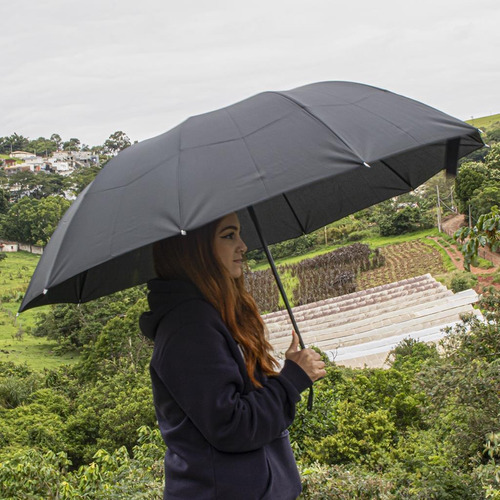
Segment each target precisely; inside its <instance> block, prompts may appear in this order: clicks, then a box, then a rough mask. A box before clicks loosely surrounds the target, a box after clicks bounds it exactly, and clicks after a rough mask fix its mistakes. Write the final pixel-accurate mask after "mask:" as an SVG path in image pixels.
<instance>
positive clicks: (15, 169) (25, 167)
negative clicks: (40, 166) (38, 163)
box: [4, 163, 32, 175]
mask: <svg viewBox="0 0 500 500" xmlns="http://www.w3.org/2000/svg"><path fill="white" fill-rule="evenodd" d="M28 170H32V169H31V167H30V166H29V165H26V164H25V163H19V164H17V165H13V166H12V167H5V168H4V171H5V173H6V174H7V175H11V174H16V173H17V172H27V171H28Z"/></svg>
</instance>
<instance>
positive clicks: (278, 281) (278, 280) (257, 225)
mask: <svg viewBox="0 0 500 500" xmlns="http://www.w3.org/2000/svg"><path fill="white" fill-rule="evenodd" d="M248 213H249V214H250V218H251V219H252V222H253V224H254V226H255V229H256V231H257V234H258V236H259V240H260V242H261V243H262V248H263V250H264V253H265V254H266V257H267V260H268V262H269V265H270V266H271V271H272V272H273V275H274V279H275V280H276V284H277V285H278V289H279V291H280V294H281V297H282V298H283V302H284V303H285V307H286V310H287V311H288V315H289V316H290V320H291V322H292V325H293V329H294V331H295V333H296V334H297V336H298V337H299V343H300V347H301V348H302V349H304V348H305V345H304V341H303V340H302V336H301V335H300V331H299V327H298V326H297V322H296V321H295V317H294V315H293V312H292V308H291V307H290V303H289V302H288V297H287V295H286V292H285V288H284V287H283V283H282V282H281V278H280V275H279V273H278V270H277V269H276V265H275V263H274V259H273V256H272V255H271V252H270V251H269V247H268V246H267V243H266V239H265V237H264V234H263V232H262V228H261V227H260V223H259V220H258V219H257V215H256V214H255V210H254V208H253V207H252V206H250V207H248Z"/></svg>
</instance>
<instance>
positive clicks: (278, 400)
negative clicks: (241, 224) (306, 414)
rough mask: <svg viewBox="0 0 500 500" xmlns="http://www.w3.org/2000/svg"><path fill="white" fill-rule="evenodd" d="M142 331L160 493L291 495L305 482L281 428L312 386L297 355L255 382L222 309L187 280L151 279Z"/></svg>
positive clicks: (288, 499) (243, 499)
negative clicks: (160, 444) (147, 345)
mask: <svg viewBox="0 0 500 500" xmlns="http://www.w3.org/2000/svg"><path fill="white" fill-rule="evenodd" d="M148 286H149V289H150V293H149V306H150V309H151V311H150V312H147V313H145V314H143V316H142V317H141V320H140V326H141V330H142V331H143V333H144V334H145V335H147V336H148V337H150V338H152V339H154V351H153V356H152V359H151V365H150V371H151V379H152V383H153V395H154V402H155V409H156V416H157V419H158V424H159V427H160V430H161V433H162V436H163V439H164V441H165V443H166V445H167V452H166V454H165V494H164V499H169V500H173V499H182V500H188V499H189V500H191V499H194V500H204V499H207V500H209V499H210V500H214V499H220V500H234V499H238V500H259V499H269V500H271V499H272V500H280V499H282V500H292V499H295V498H297V497H298V495H299V494H300V491H301V485H300V477H299V474H298V471H297V466H296V464H295V460H294V457H293V453H292V450H291V447H290V442H289V438H288V431H287V427H288V426H289V425H290V424H291V423H292V421H293V418H294V415H295V405H296V403H297V401H299V399H300V393H301V392H302V391H303V390H305V389H306V388H308V387H310V386H311V385H312V382H311V380H310V378H309V377H308V376H307V374H306V373H305V372H304V371H303V370H302V369H301V368H300V367H299V366H298V365H297V364H296V363H294V362H292V361H286V362H285V365H284V367H283V369H282V370H281V372H280V374H279V375H277V376H274V377H265V376H264V375H262V374H259V379H260V381H261V383H262V384H263V387H262V388H259V389H256V388H255V387H254V386H253V385H252V383H251V381H250V379H249V377H248V374H247V370H246V367H245V362H244V359H243V356H242V353H241V350H240V348H239V346H238V344H237V343H236V342H235V340H234V339H233V337H232V336H231V333H230V332H229V331H228V329H227V327H226V325H225V324H224V323H223V321H222V318H221V316H220V314H219V313H218V312H217V310H216V309H215V308H214V307H213V306H212V305H210V304H209V303H208V302H207V301H206V300H204V298H203V297H202V295H201V293H200V292H199V291H198V289H197V288H196V287H195V286H194V285H193V284H192V283H189V282H184V281H162V280H159V279H156V280H152V281H151V282H150V283H149V285H148Z"/></svg>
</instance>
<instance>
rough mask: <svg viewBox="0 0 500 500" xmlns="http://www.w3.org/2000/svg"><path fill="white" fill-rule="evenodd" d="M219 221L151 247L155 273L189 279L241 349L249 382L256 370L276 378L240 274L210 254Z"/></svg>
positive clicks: (256, 313)
mask: <svg viewBox="0 0 500 500" xmlns="http://www.w3.org/2000/svg"><path fill="white" fill-rule="evenodd" d="M220 220H221V219H218V220H216V221H213V222H211V223H209V224H207V225H205V226H202V227H200V228H198V229H195V230H193V231H189V232H188V233H187V235H183V236H181V235H178V236H174V237H172V238H166V239H164V240H161V241H158V242H156V243H155V244H154V245H153V257H154V264H155V270H156V274H157V275H158V277H159V278H162V279H164V280H172V279H181V280H189V281H191V282H192V283H194V284H195V285H196V287H197V288H198V289H199V290H200V292H201V293H202V294H203V296H204V297H205V299H206V300H207V301H208V302H209V303H210V304H212V306H214V307H215V309H217V311H219V313H220V315H221V317H222V320H223V321H224V323H225V324H226V326H227V327H228V329H229V331H230V332H231V334H232V336H233V338H234V339H235V340H236V342H238V344H239V345H240V346H241V348H242V349H243V352H244V354H245V364H246V367H247V371H248V375H249V377H250V380H251V381H252V383H253V384H254V385H255V386H256V387H261V386H262V384H261V383H260V382H259V381H258V380H257V378H256V376H255V372H256V368H257V367H259V368H260V369H261V370H262V372H263V373H264V374H265V375H268V376H269V375H276V373H277V372H276V368H277V366H278V363H277V362H276V360H275V359H274V357H273V356H272V355H271V350H272V348H271V344H270V343H269V341H268V340H267V338H266V335H265V329H264V322H263V321H262V318H261V317H260V314H259V311H258V309H257V304H256V303H255V300H254V299H253V297H252V296H251V295H250V294H249V293H248V292H247V291H246V289H245V284H244V278H243V275H242V276H240V277H239V278H236V279H235V278H232V277H231V275H230V274H229V272H228V271H227V270H226V268H225V267H224V265H223V264H222V262H220V260H219V259H218V258H217V255H216V254H215V252H214V240H215V230H216V228H217V224H218V223H219V221H220Z"/></svg>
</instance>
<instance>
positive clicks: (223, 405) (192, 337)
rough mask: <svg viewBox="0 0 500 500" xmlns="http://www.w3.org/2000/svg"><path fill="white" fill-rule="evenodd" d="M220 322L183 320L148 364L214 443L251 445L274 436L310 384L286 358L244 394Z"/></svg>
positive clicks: (234, 447)
mask: <svg viewBox="0 0 500 500" xmlns="http://www.w3.org/2000/svg"><path fill="white" fill-rule="evenodd" d="M222 326H223V325H217V324H216V323H215V322H213V321H212V322H208V323H205V322H203V323H191V324H189V325H183V326H182V327H181V328H180V329H178V330H177V331H176V332H175V333H173V334H172V335H169V337H168V342H167V343H166V344H165V345H164V346H162V348H160V349H159V350H158V352H157V355H156V356H155V360H154V363H153V365H152V367H153V368H154V370H155V372H156V374H157V375H158V377H159V378H160V380H161V381H162V383H163V384H164V385H165V386H166V387H167V389H168V390H169V392H170V393H171V394H172V396H173V397H174V398H175V400H176V402H177V403H178V404H179V406H180V407H181V408H182V410H183V411H184V412H185V413H186V415H187V416H188V417H189V418H190V419H191V421H192V422H193V424H194V425H195V426H196V427H197V428H198V430H199V431H200V432H201V433H202V434H203V436H204V437H205V439H206V440H207V441H208V442H209V443H210V444H211V445H212V446H214V447H215V448H217V449H218V450H220V451H224V452H244V451H250V450H255V449H257V448H260V447H262V446H263V445H264V444H266V443H269V442H271V441H272V440H273V439H275V438H277V437H278V436H279V435H280V434H281V433H282V432H283V430H284V429H286V428H287V427H288V426H289V425H290V424H291V423H292V421H293V418H294V416H295V405H296V403H297V402H298V401H299V400H300V393H301V392H302V391H303V390H305V389H306V388H307V387H310V386H311V385H312V382H311V379H310V378H309V377H308V375H307V374H306V373H305V372H304V371H303V370H302V368H300V367H299V366H298V365H297V364H296V363H294V362H293V361H289V360H287V361H286V362H285V365H284V367H283V369H282V370H281V372H280V374H279V375H277V376H274V377H269V378H268V379H267V381H266V383H265V385H264V386H263V387H262V388H259V389H255V390H253V391H250V392H249V393H248V394H242V392H241V391H242V389H243V387H244V380H243V377H242V375H241V373H240V370H239V367H238V363H237V361H236V360H235V358H234V357H233V355H232V353H231V350H230V348H229V345H228V342H227V340H226V338H225V335H224V334H223V333H222V332H221V331H220V328H221V327H222Z"/></svg>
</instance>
